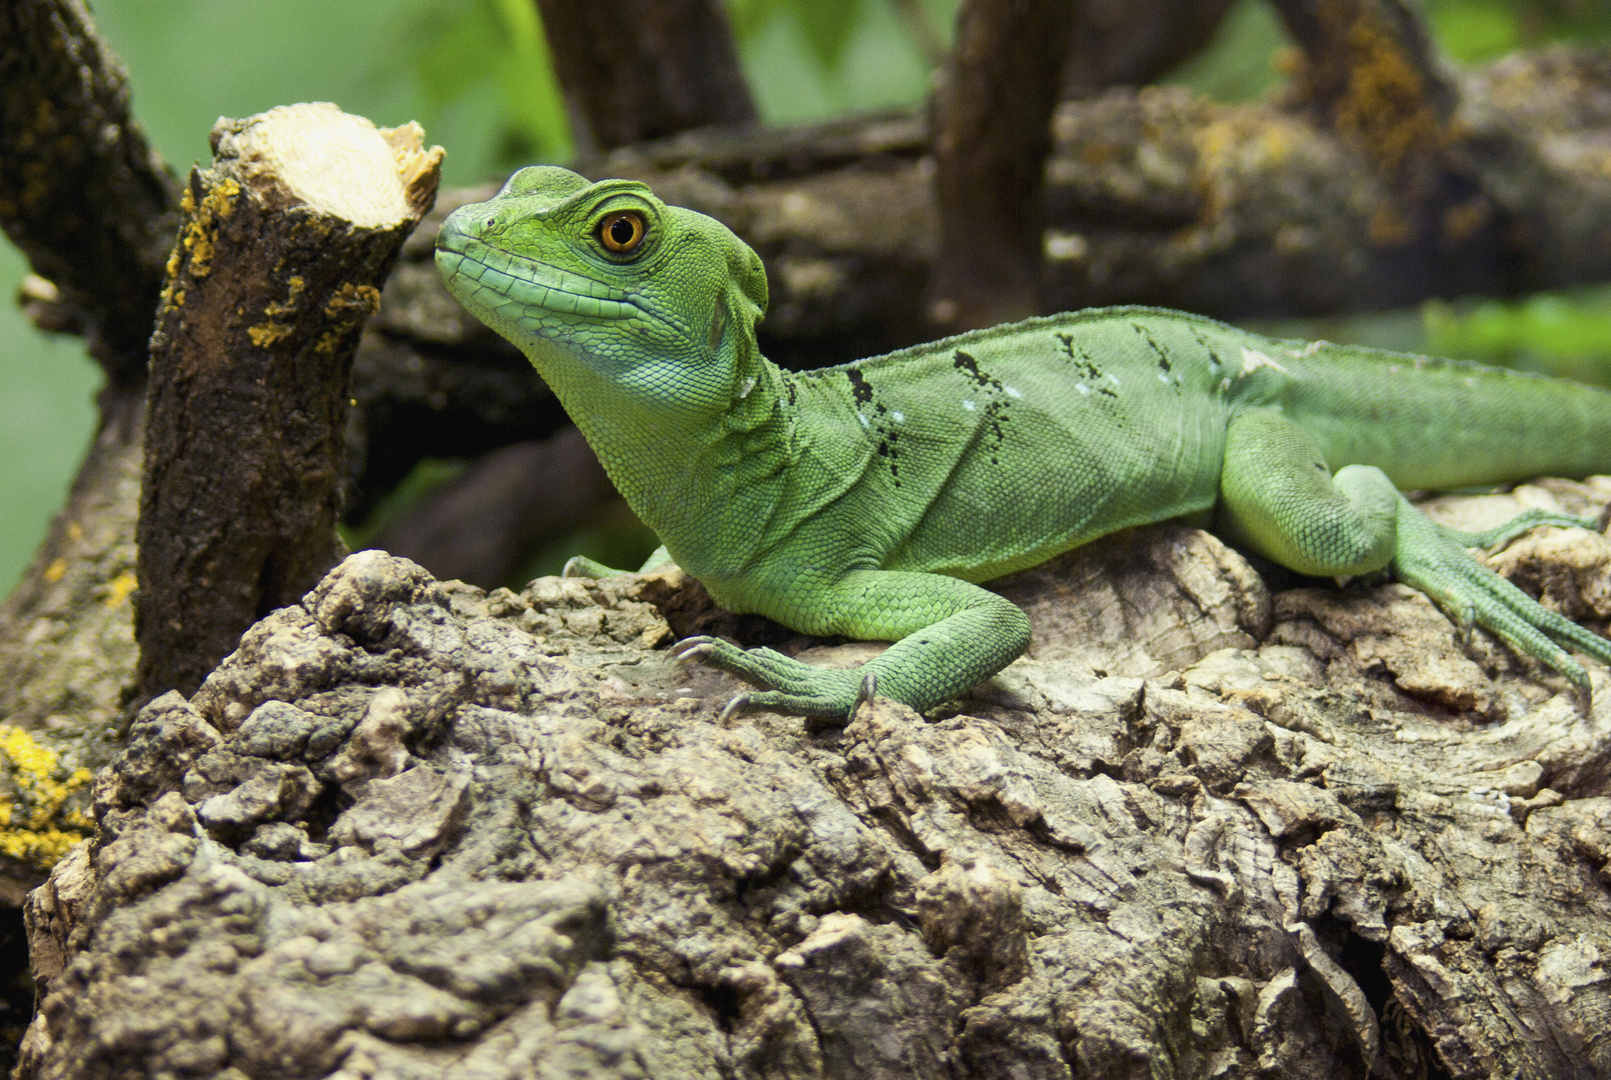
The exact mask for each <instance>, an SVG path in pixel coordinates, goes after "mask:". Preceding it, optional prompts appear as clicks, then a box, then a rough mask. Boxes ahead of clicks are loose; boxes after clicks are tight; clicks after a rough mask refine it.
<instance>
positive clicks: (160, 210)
mask: <svg viewBox="0 0 1611 1080" xmlns="http://www.w3.org/2000/svg"><path fill="white" fill-rule="evenodd" d="M178 196H179V190H178V184H177V183H176V182H175V181H174V178H173V176H172V174H171V173H170V172H169V171H168V167H167V165H166V164H164V163H163V161H162V159H161V158H159V157H158V156H157V155H156V153H155V152H154V151H153V150H152V149H151V147H150V146H149V144H148V143H147V142H146V138H145V134H144V132H142V131H141V130H140V126H139V125H138V124H136V123H135V122H134V120H133V118H132V117H131V116H130V114H129V86H128V75H127V74H126V73H125V72H124V70H123V65H122V64H121V63H120V62H119V61H118V59H117V57H116V56H114V55H112V53H111V51H110V50H108V49H107V48H106V46H105V45H104V44H103V43H102V42H101V40H100V39H99V37H97V36H96V33H95V27H94V24H93V23H92V22H91V21H90V16H89V11H88V9H87V8H86V7H85V5H84V3H83V2H82V0H4V2H0V227H3V228H4V229H5V232H6V235H7V236H9V237H10V238H11V240H12V242H13V243H15V244H16V245H17V246H18V247H19V248H21V249H22V252H23V254H24V255H26V256H27V257H28V261H29V262H30V263H32V265H33V268H34V272H35V273H37V274H39V275H41V276H42V277H44V278H46V279H48V280H49V281H50V282H52V283H53V284H54V285H55V287H56V288H57V289H59V290H60V294H61V298H62V300H63V301H64V302H65V303H66V305H67V306H68V307H69V308H70V309H71V311H72V312H73V314H74V315H75V316H76V319H77V320H78V321H79V324H80V329H81V331H82V332H83V333H84V335H85V339H86V343H87V345H88V346H89V350H90V355H92V356H94V357H95V359H96V360H97V361H99V363H100V364H101V367H102V368H104V369H105V371H106V375H107V381H108V383H109V384H110V385H111V386H112V387H114V388H116V389H119V390H126V389H130V388H135V387H139V386H141V385H143V384H144V381H145V359H146V343H147V341H148V340H149V339H150V337H151V322H152V313H153V312H154V311H155V310H156V304H157V292H158V290H159V289H160V288H161V285H162V273H163V263H164V262H165V261H166V259H167V257H168V251H169V249H170V247H171V246H172V243H173V231H174V227H175V225H176V223H177V221H178Z"/></svg>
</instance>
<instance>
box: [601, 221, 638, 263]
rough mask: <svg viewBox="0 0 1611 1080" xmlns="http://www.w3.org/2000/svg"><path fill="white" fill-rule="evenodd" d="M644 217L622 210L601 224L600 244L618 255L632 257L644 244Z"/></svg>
mask: <svg viewBox="0 0 1611 1080" xmlns="http://www.w3.org/2000/svg"><path fill="white" fill-rule="evenodd" d="M643 231H644V230H643V215H642V214H640V213H638V212H637V211H636V210H622V211H621V212H620V213H616V214H611V215H609V216H608V217H606V218H605V219H604V220H603V221H601V222H599V243H601V244H603V245H604V247H605V248H606V249H607V250H609V251H613V252H615V254H617V255H630V254H632V253H633V252H634V251H636V250H637V248H638V245H639V244H641V243H643Z"/></svg>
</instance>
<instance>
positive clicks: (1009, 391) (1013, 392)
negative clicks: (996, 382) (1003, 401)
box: [1002, 386, 1024, 398]
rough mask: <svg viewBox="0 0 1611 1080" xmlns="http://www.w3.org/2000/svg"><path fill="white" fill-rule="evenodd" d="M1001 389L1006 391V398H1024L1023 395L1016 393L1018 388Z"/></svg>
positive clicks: (1006, 387) (1007, 387) (1004, 387)
mask: <svg viewBox="0 0 1611 1080" xmlns="http://www.w3.org/2000/svg"><path fill="white" fill-rule="evenodd" d="M1002 389H1003V390H1005V391H1007V396H1008V397H1018V398H1021V397H1023V396H1024V395H1023V394H1021V393H1019V392H1018V388H1017V387H1015V386H1003V387H1002Z"/></svg>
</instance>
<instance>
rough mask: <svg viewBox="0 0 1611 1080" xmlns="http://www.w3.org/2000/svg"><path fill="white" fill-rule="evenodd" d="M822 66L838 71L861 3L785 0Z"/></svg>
mask: <svg viewBox="0 0 1611 1080" xmlns="http://www.w3.org/2000/svg"><path fill="white" fill-rule="evenodd" d="M785 2H786V3H787V6H788V8H789V11H790V12H791V13H792V14H793V15H794V18H795V21H796V22H798V23H799V24H800V29H801V30H803V31H805V37H806V41H808V42H809V43H810V45H811V51H812V52H813V53H815V54H816V57H817V60H818V61H819V62H820V63H821V64H822V66H823V67H825V68H828V69H829V70H831V71H837V70H839V66H840V64H841V63H842V62H843V61H844V58H845V46H846V45H847V44H848V43H849V41H850V34H851V31H852V30H854V29H855V28H856V23H857V21H858V20H859V17H860V15H861V0H785Z"/></svg>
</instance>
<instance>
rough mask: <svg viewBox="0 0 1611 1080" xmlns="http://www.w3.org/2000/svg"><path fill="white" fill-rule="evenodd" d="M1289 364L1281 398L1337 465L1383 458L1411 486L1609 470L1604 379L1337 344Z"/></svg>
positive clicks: (1610, 411)
mask: <svg viewBox="0 0 1611 1080" xmlns="http://www.w3.org/2000/svg"><path fill="white" fill-rule="evenodd" d="M1289 355H1290V354H1289ZM1289 370H1292V374H1293V375H1294V376H1296V378H1294V379H1293V380H1292V381H1291V383H1290V384H1289V386H1288V388H1287V390H1286V392H1285V394H1284V396H1283V406H1284V409H1285V411H1286V412H1287V413H1288V415H1289V416H1291V417H1292V419H1294V420H1295V421H1297V423H1298V424H1299V426H1300V427H1302V428H1303V429H1304V431H1306V432H1307V433H1308V434H1309V436H1310V437H1311V438H1312V439H1314V441H1315V443H1316V444H1317V445H1318V446H1319V447H1320V451H1321V453H1322V454H1324V455H1325V458H1326V461H1327V463H1328V464H1329V465H1330V466H1331V467H1332V469H1333V470H1336V469H1339V468H1341V467H1342V466H1344V465H1351V464H1358V465H1374V466H1376V467H1377V468H1379V469H1381V470H1382V471H1383V472H1385V473H1387V475H1388V476H1389V477H1390V478H1391V479H1392V481H1393V483H1394V484H1396V485H1397V486H1398V487H1399V488H1401V489H1404V490H1410V489H1438V488H1456V487H1475V486H1483V485H1490V484H1502V483H1508V482H1511V481H1516V480H1524V479H1526V478H1528V477H1531V476H1572V477H1581V476H1588V475H1591V474H1594V473H1611V391H1608V390H1604V389H1601V388H1600V387H1595V386H1584V385H1582V384H1580V383H1573V382H1568V381H1565V380H1562V379H1547V378H1543V377H1541V376H1537V375H1530V374H1527V373H1523V372H1517V371H1511V370H1508V369H1505V368H1493V367H1484V366H1482V365H1479V364H1469V363H1464V362H1462V361H1457V360H1440V359H1435V358H1431V357H1419V356H1408V355H1405V354H1402V353H1388V352H1381V351H1378V350H1374V349H1361V348H1353V347H1348V346H1338V345H1322V346H1319V347H1318V348H1315V347H1312V348H1310V349H1309V350H1306V355H1304V356H1302V357H1301V358H1295V359H1294V360H1293V361H1291V362H1290V364H1289Z"/></svg>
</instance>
